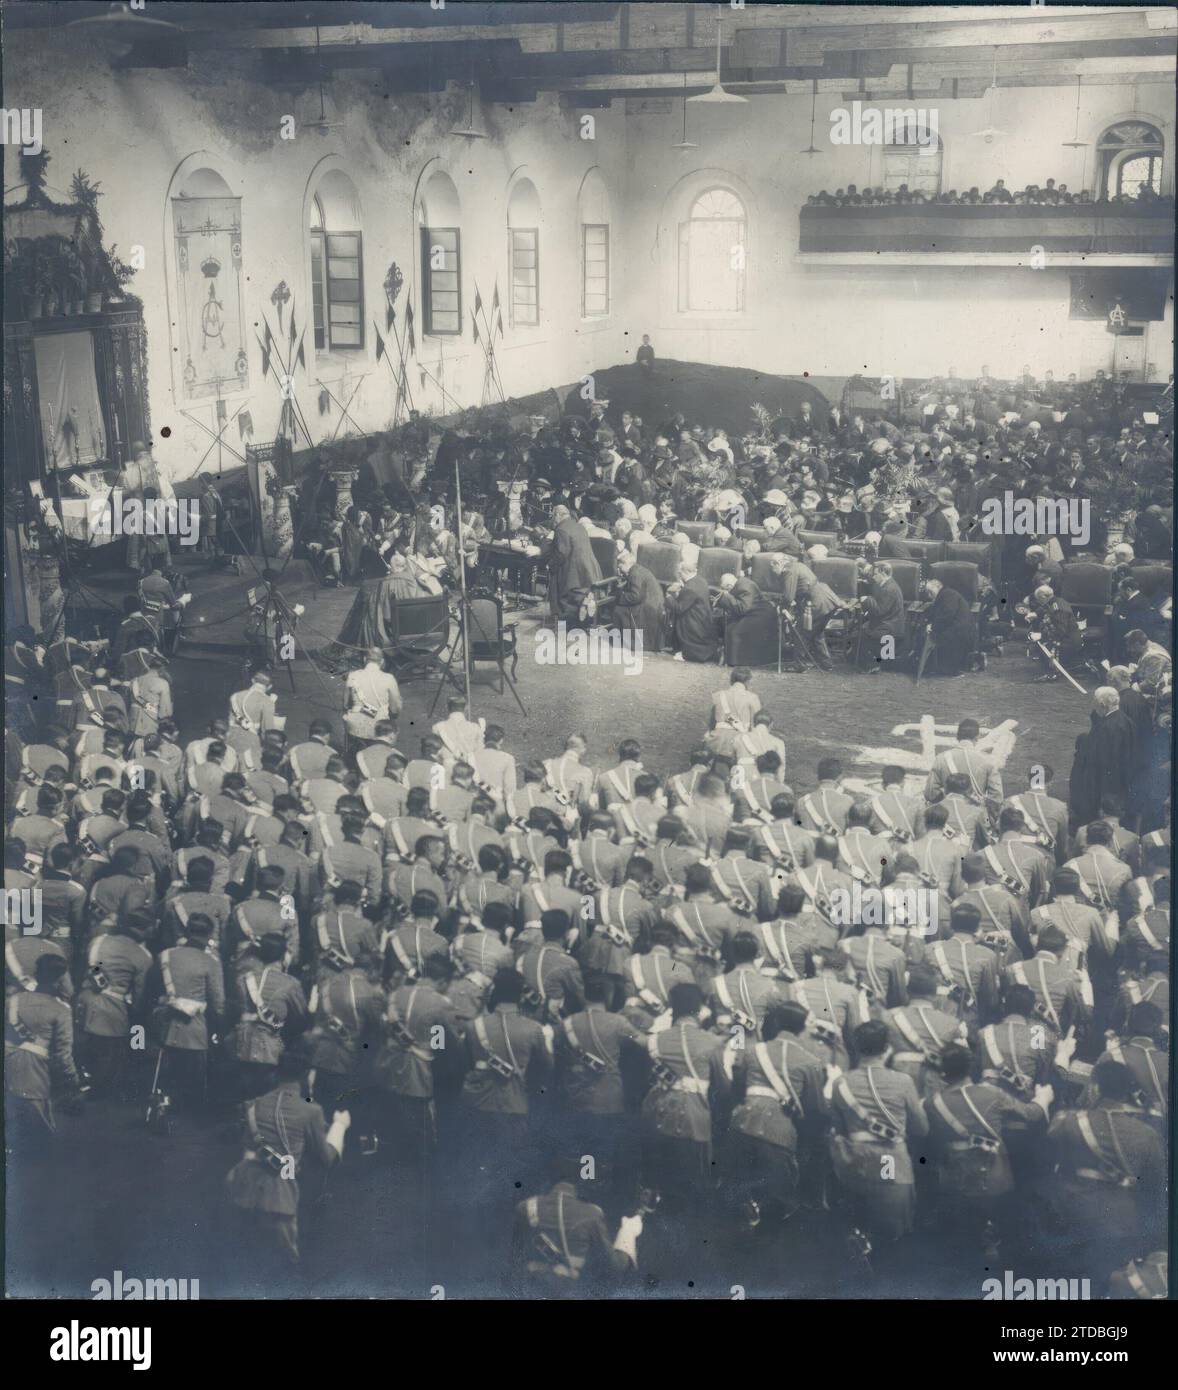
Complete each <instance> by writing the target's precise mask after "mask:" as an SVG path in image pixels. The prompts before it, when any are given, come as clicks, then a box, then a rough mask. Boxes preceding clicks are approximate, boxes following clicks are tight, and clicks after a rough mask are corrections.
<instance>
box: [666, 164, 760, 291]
mask: <svg viewBox="0 0 1178 1390" xmlns="http://www.w3.org/2000/svg"><path fill="white" fill-rule="evenodd" d="M747 233H748V221H747V218H746V216H745V210H744V204H743V203H742V202H741V201H740V199H739V198H738V197H737V196H736V194H735V193H733V192H732V191H731V189H728V188H709V189H708V190H707V192H706V193H701V194H700V195H699V197H698V198H696V200H695V202H694V203H692V205H691V211H690V212H689V213H688V215H687V220H686V222H680V224H679V309H680V312H684V311H690V312H693V313H709V314H739V313H743V311H744V284H745V259H746V256H745V248H746V243H747Z"/></svg>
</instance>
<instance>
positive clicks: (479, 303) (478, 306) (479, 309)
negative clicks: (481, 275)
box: [474, 285, 483, 314]
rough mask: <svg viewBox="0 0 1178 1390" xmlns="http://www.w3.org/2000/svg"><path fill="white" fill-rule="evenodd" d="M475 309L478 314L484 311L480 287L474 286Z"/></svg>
mask: <svg viewBox="0 0 1178 1390" xmlns="http://www.w3.org/2000/svg"><path fill="white" fill-rule="evenodd" d="M474 311H475V313H476V314H481V313H482V312H483V296H482V295H481V294H480V293H479V287H478V286H477V285H476V286H475V287H474Z"/></svg>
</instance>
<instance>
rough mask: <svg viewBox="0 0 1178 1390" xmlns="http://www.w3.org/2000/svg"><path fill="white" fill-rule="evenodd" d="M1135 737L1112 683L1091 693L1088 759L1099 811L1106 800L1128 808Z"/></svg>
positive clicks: (1090, 780) (1091, 789) (1093, 796)
mask: <svg viewBox="0 0 1178 1390" xmlns="http://www.w3.org/2000/svg"><path fill="white" fill-rule="evenodd" d="M1133 753H1134V737H1133V725H1132V722H1131V721H1130V719H1129V716H1128V715H1127V714H1125V713H1124V711H1123V710H1122V709H1121V699H1120V696H1119V695H1118V694H1117V692H1116V691H1115V690H1114V689H1113V688H1112V686H1108V685H1102V686H1101V687H1100V688H1099V689H1098V690H1096V691H1094V692H1093V695H1092V716H1091V727H1090V729H1089V731H1088V748H1087V763H1088V775H1089V783H1088V786H1089V794H1090V796H1091V797H1092V799H1093V800H1094V801H1095V803H1096V807H1097V811H1098V812H1099V808H1100V807H1101V806H1102V805H1103V804H1104V803H1105V802H1106V801H1113V802H1115V803H1116V804H1117V805H1118V806H1120V807H1121V808H1122V814H1123V813H1124V811H1125V809H1126V808H1127V803H1128V796H1129V785H1130V781H1131V779H1132V776H1133Z"/></svg>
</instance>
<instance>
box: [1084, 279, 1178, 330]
mask: <svg viewBox="0 0 1178 1390" xmlns="http://www.w3.org/2000/svg"><path fill="white" fill-rule="evenodd" d="M1169 281H1170V272H1169V271H1168V270H1152V269H1140V268H1135V267H1127V268H1122V269H1108V270H1077V271H1075V272H1074V273H1073V275H1072V298H1071V304H1070V306H1069V310H1068V317H1069V318H1073V319H1103V320H1104V323H1105V325H1106V327H1108V329H1109V331H1110V332H1115V331H1123V330H1124V329H1125V328H1127V326H1128V324H1129V322H1130V321H1134V320H1135V321H1137V322H1140V321H1142V320H1147V321H1153V322H1157V321H1158V320H1160V319H1162V318H1164V317H1165V310H1166V294H1167V292H1168V290H1169Z"/></svg>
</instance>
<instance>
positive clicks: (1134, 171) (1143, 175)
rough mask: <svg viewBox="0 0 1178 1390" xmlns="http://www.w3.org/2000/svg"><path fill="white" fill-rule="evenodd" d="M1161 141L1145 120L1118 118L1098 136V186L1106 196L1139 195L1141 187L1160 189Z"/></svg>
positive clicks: (1160, 137)
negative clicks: (1099, 179) (1120, 119)
mask: <svg viewBox="0 0 1178 1390" xmlns="http://www.w3.org/2000/svg"><path fill="white" fill-rule="evenodd" d="M1163 147H1164V141H1163V140H1162V133H1161V131H1160V130H1158V128H1157V126H1154V125H1150V124H1149V122H1148V121H1118V123H1117V124H1116V125H1114V126H1110V127H1109V128H1108V130H1106V131H1105V132H1104V134H1103V135H1102V136H1101V137H1100V140H1099V141H1098V142H1097V146H1096V149H1097V153H1098V154H1099V155H1100V160H1101V170H1102V181H1101V189H1102V192H1103V194H1104V197H1106V198H1116V197H1119V196H1122V195H1123V196H1125V197H1127V198H1136V197H1139V196H1140V194H1141V192H1142V190H1143V189H1149V190H1150V191H1151V192H1153V193H1157V194H1160V193H1161V191H1162V154H1163Z"/></svg>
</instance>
